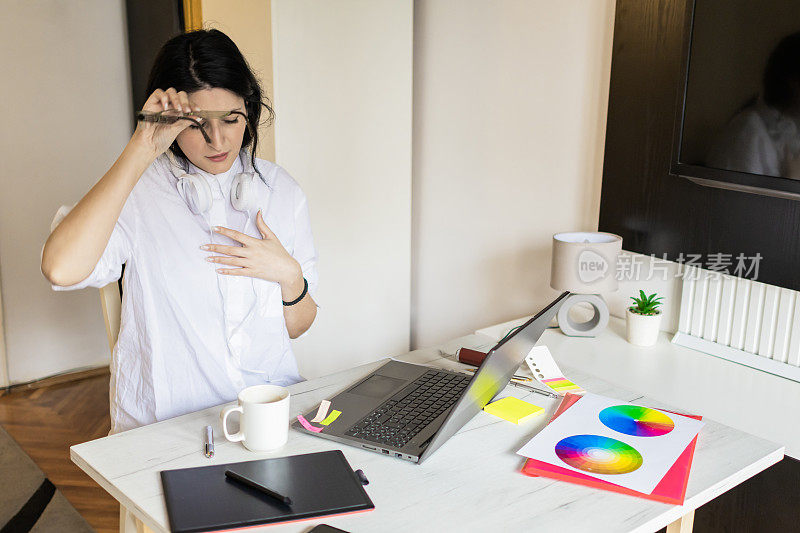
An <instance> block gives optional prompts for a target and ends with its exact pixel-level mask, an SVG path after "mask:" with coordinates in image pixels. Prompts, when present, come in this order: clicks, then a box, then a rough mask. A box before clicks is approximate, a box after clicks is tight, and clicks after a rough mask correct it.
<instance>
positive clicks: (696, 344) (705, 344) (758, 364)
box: [672, 331, 800, 382]
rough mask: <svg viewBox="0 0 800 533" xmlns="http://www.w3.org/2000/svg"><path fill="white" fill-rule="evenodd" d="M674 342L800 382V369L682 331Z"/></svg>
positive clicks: (673, 339)
mask: <svg viewBox="0 0 800 533" xmlns="http://www.w3.org/2000/svg"><path fill="white" fill-rule="evenodd" d="M672 342H674V343H675V344H678V345H680V346H685V347H686V348H691V349H693V350H697V351H698V352H703V353H707V354H709V355H713V356H715V357H719V358H721V359H727V360H728V361H733V362H734V363H739V364H740V365H745V366H749V367H751V368H755V369H758V370H761V371H763V372H768V373H770V374H774V375H776V376H780V377H782V378H786V379H790V380H792V381H798V382H800V367H796V366H792V365H788V364H786V363H783V362H780V361H775V360H774V359H768V358H766V357H763V356H761V355H756V354H752V353H749V352H745V351H743V350H737V349H736V348H731V347H730V346H725V345H723V344H718V343H716V342H711V341H709V340H706V339H703V338H700V337H695V336H694V335H689V334H687V333H682V332H680V331H679V332H677V333H676V334H675V336H674V337H673V338H672Z"/></svg>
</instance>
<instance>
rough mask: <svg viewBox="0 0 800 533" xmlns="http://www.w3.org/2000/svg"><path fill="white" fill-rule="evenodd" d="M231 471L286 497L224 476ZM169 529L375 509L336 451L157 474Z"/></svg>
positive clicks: (181, 532)
mask: <svg viewBox="0 0 800 533" xmlns="http://www.w3.org/2000/svg"><path fill="white" fill-rule="evenodd" d="M226 470H231V471H234V472H236V473H237V474H240V475H242V476H245V477H248V478H250V479H253V480H256V481H257V482H258V483H260V484H262V485H264V486H266V487H269V488H270V489H272V490H273V491H275V492H277V493H280V494H282V495H285V496H288V497H289V498H291V504H290V505H287V504H284V503H282V502H280V501H278V500H277V499H275V498H273V497H270V496H268V495H266V494H264V493H262V492H260V491H258V490H256V489H253V488H250V487H248V486H245V485H243V484H241V483H238V482H235V481H234V480H231V479H229V478H227V477H226V475H225V471H226ZM161 484H162V485H163V487H164V499H165V500H166V504H167V514H168V515H169V525H170V529H171V530H172V531H173V532H175V533H190V532H199V531H223V530H226V529H235V528H242V527H249V526H257V525H263V524H271V523H276V522H287V521H292V520H302V519H305V518H315V517H320V516H327V515H333V514H343V513H352V512H358V511H369V510H372V509H374V508H375V506H374V505H373V503H372V500H370V499H369V496H368V495H367V493H366V491H365V490H364V487H363V486H362V484H361V481H360V480H359V478H358V476H357V475H356V474H355V472H353V469H352V468H351V467H350V464H349V463H348V462H347V459H345V457H344V454H342V452H341V451H340V450H333V451H328V452H319V453H309V454H304V455H293V456H289V457H279V458H275V459H262V460H259V461H248V462H244V463H229V464H223V465H212V466H201V467H196V468H182V469H178V470H164V471H162V472H161Z"/></svg>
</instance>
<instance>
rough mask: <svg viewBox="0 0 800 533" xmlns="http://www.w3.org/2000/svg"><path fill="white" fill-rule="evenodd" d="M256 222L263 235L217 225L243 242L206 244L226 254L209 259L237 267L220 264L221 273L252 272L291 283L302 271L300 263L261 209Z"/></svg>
mask: <svg viewBox="0 0 800 533" xmlns="http://www.w3.org/2000/svg"><path fill="white" fill-rule="evenodd" d="M256 226H257V227H258V231H259V232H260V233H261V236H262V238H260V239H259V238H257V237H251V236H249V235H245V234H244V233H241V232H239V231H236V230H232V229H229V228H224V227H220V226H217V227H214V228H213V229H214V231H215V232H216V233H219V234H221V235H225V236H226V237H230V238H231V239H233V240H235V241H237V242H239V243H241V246H225V245H222V244H205V245H203V246H201V248H202V249H203V250H208V251H210V252H216V253H218V254H223V255H211V256H209V257H207V258H206V260H207V261H210V262H212V263H218V264H220V265H226V266H230V267H235V268H218V269H217V272H219V273H220V274H228V275H231V276H248V277H252V278H260V279H263V280H266V281H274V282H277V283H280V284H285V283H291V282H293V281H294V280H296V279H297V278H298V277H299V276H300V275H301V274H302V270H301V269H300V263H298V262H297V260H295V258H294V257H292V256H291V254H290V253H289V252H287V251H286V249H285V248H284V247H283V244H281V241H280V240H279V239H278V237H277V236H276V235H275V234H274V233H273V232H272V230H270V229H269V227H268V226H267V224H266V223H265V222H264V219H263V218H261V211H259V212H258V214H257V215H256Z"/></svg>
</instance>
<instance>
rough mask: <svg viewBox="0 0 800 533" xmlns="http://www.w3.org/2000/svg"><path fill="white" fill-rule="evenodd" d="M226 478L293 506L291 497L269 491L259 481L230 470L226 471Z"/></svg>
mask: <svg viewBox="0 0 800 533" xmlns="http://www.w3.org/2000/svg"><path fill="white" fill-rule="evenodd" d="M225 477H227V478H229V479H232V480H234V481H238V482H239V483H241V484H242V485H247V486H248V487H250V488H253V489H256V490H257V491H260V492H263V493H264V494H266V495H267V496H271V497H273V498H275V499H276V500H278V501H279V502H281V503H285V504H286V505H292V499H291V498H290V497H288V496H284V495H283V494H279V493H277V492H275V491H274V490H272V489H268V488H267V487H265V486H264V485H262V484H261V483H259V482H258V481H254V480H252V479H250V478H247V477H244V476H243V475H241V474H237V473H236V472H232V471H230V470H226V471H225Z"/></svg>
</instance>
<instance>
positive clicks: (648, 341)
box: [625, 307, 661, 346]
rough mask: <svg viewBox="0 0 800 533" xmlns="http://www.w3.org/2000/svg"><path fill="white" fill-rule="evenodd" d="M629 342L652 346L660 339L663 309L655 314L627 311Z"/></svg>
mask: <svg viewBox="0 0 800 533" xmlns="http://www.w3.org/2000/svg"><path fill="white" fill-rule="evenodd" d="M625 318H626V320H625V322H626V323H627V328H626V329H627V334H628V342H629V343H631V344H635V345H637V346H652V345H654V344H655V343H656V341H657V340H658V331H659V329H658V327H659V326H660V325H661V311H658V312H657V313H656V314H655V315H640V314H639V313H634V312H633V311H631V309H630V307H629V308H628V309H627V310H626V312H625Z"/></svg>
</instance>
